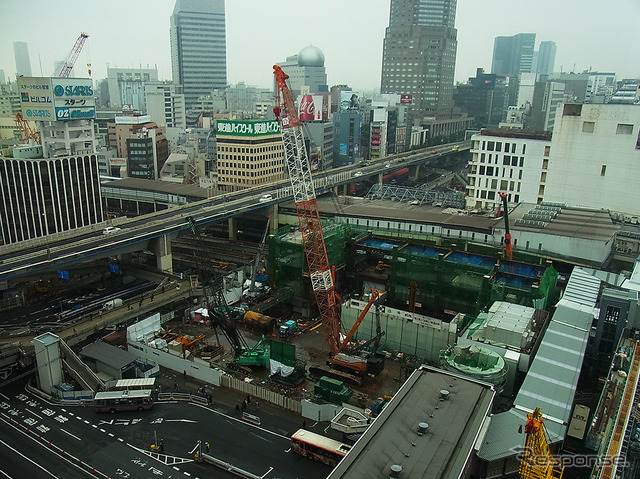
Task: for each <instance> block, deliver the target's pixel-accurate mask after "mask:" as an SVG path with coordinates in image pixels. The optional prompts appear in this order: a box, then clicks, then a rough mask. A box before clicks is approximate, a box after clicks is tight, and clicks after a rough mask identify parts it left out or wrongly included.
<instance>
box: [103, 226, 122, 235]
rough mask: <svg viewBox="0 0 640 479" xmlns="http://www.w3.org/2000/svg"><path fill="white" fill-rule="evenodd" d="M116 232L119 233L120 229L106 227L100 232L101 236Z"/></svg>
mask: <svg viewBox="0 0 640 479" xmlns="http://www.w3.org/2000/svg"><path fill="white" fill-rule="evenodd" d="M118 231H120V228H117V227H115V226H107V227H106V228H105V229H103V230H102V234H103V235H108V234H109V233H116V232H118Z"/></svg>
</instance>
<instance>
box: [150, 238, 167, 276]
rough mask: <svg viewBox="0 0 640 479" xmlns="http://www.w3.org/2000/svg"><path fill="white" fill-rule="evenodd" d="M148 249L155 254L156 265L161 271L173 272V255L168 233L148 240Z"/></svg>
mask: <svg viewBox="0 0 640 479" xmlns="http://www.w3.org/2000/svg"><path fill="white" fill-rule="evenodd" d="M149 249H150V250H151V252H152V253H153V254H154V255H155V256H156V267H157V268H158V271H161V272H163V273H173V255H172V254H171V238H170V237H169V235H163V236H159V237H157V238H153V239H152V240H151V241H149Z"/></svg>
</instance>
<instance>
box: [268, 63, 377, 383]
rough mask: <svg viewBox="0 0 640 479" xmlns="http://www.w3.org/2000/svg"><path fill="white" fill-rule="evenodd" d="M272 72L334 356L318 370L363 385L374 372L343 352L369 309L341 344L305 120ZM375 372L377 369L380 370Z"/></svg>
mask: <svg viewBox="0 0 640 479" xmlns="http://www.w3.org/2000/svg"><path fill="white" fill-rule="evenodd" d="M273 71H274V75H275V80H276V107H275V108H274V110H273V111H274V113H275V116H276V118H277V119H278V121H279V123H280V129H281V131H282V140H283V143H284V157H285V164H286V167H287V171H288V173H289V179H290V180H291V186H292V190H293V199H294V201H295V204H296V213H297V215H298V223H299V227H300V234H301V237H302V248H303V250H304V253H305V257H306V260H307V266H308V267H309V276H310V278H311V287H312V289H313V294H314V296H315V300H316V304H317V306H318V312H319V313H320V318H321V319H322V322H323V325H324V328H325V333H326V342H327V344H328V346H329V353H330V356H331V360H330V361H329V362H328V364H329V368H325V367H319V368H314V369H316V370H320V373H321V374H325V375H328V376H331V377H334V378H338V379H342V380H345V381H346V382H348V383H350V384H360V382H361V381H362V380H361V378H359V377H358V376H360V375H362V374H364V373H365V372H368V370H369V369H370V368H369V361H368V360H367V359H366V358H363V357H362V356H361V355H357V356H356V355H349V354H345V353H344V352H343V349H344V348H345V346H346V343H347V342H348V341H349V339H350V338H351V336H353V333H355V329H357V326H358V325H359V324H360V322H361V321H362V318H364V314H366V311H365V312H364V314H363V316H362V318H359V322H357V324H356V325H354V328H352V330H351V331H350V332H349V335H348V338H347V339H346V340H345V341H341V340H340V331H341V329H342V321H341V318H340V304H341V299H340V296H339V295H338V294H337V292H336V291H335V286H334V281H335V277H334V274H335V273H334V270H332V268H331V266H330V264H329V257H328V255H327V248H326V245H325V241H324V232H323V230H322V221H321V220H320V211H319V208H318V200H317V198H316V192H315V187H314V185H313V179H312V177H311V164H310V163H309V158H308V155H307V150H306V149H305V145H304V137H303V133H302V122H301V121H300V118H299V117H298V112H297V109H296V106H295V103H294V101H293V98H292V96H291V91H290V90H289V86H288V85H287V79H288V78H289V76H288V75H287V74H286V73H285V72H284V71H283V70H282V68H281V67H280V66H279V65H274V66H273ZM376 299H377V297H376ZM374 301H375V300H372V301H371V302H370V303H369V305H367V310H368V309H369V307H370V306H371V304H373V302H374ZM340 369H341V370H342V371H341V370H340ZM376 369H379V367H377V368H376ZM344 371H347V372H344ZM377 372H379V371H377ZM377 372H376V373H377Z"/></svg>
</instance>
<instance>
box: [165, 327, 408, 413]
mask: <svg viewBox="0 0 640 479" xmlns="http://www.w3.org/2000/svg"><path fill="white" fill-rule="evenodd" d="M164 327H165V329H170V330H172V331H174V332H179V333H180V334H183V335H189V336H194V337H197V336H199V335H201V334H204V335H205V338H206V339H205V340H206V341H208V342H209V343H210V344H217V341H218V339H219V341H220V344H221V345H222V346H223V347H224V355H223V356H218V357H217V358H215V360H214V361H213V362H214V364H216V365H217V366H221V367H223V366H224V364H225V363H230V362H232V361H233V359H234V354H233V350H232V348H231V347H230V345H229V342H228V341H227V339H226V338H225V337H224V335H223V334H222V332H221V331H218V335H217V337H216V334H215V333H214V331H213V330H212V329H210V328H209V326H208V325H207V324H199V323H197V322H192V323H189V324H184V325H183V324H181V323H180V322H177V321H172V322H169V323H166V324H165V325H164ZM238 329H239V331H240V334H242V336H243V337H244V338H245V340H246V342H247V344H248V345H249V347H251V346H252V345H254V344H256V343H257V342H258V341H259V340H260V339H261V334H256V333H254V332H251V331H248V330H247V329H245V328H243V327H242V326H241V325H239V328H238ZM267 339H274V340H279V338H278V337H277V336H276V335H275V334H272V335H269V336H268V337H267ZM286 341H288V342H290V343H291V344H293V345H295V346H296V358H297V359H298V360H301V361H304V362H306V363H307V371H308V368H309V367H310V366H312V365H324V364H325V363H326V361H327V359H328V358H329V354H328V351H329V347H328V346H327V344H326V342H325V335H324V328H323V327H322V326H320V327H318V328H316V329H315V330H308V331H305V332H303V333H301V334H299V335H298V336H295V337H292V338H290V339H287V340H286ZM408 374H410V370H407V368H406V366H405V365H404V363H403V362H402V361H401V360H399V359H397V358H395V357H391V358H388V359H386V360H385V368H384V370H383V371H382V372H381V373H380V374H379V375H377V376H376V377H373V378H372V377H365V378H364V380H363V382H362V385H361V386H359V387H352V386H349V387H350V388H351V389H352V390H353V391H354V395H353V397H352V398H351V400H350V401H349V402H350V403H351V404H352V405H354V406H358V407H360V408H363V409H365V408H367V407H369V405H370V404H371V402H372V401H373V400H375V399H377V398H378V397H380V396H383V395H389V396H392V395H393V394H395V393H396V391H398V389H399V388H400V386H401V385H402V382H403V381H404V380H405V379H406V377H407V375H408ZM252 377H253V378H255V379H258V380H264V381H267V380H268V377H269V371H268V370H266V369H254V370H253V374H252ZM317 380H318V379H317V378H312V377H311V376H310V375H309V374H308V373H307V377H306V380H305V382H304V383H303V384H302V385H300V386H298V387H297V388H296V391H291V394H292V395H302V396H306V397H308V395H309V394H311V393H312V392H313V390H314V384H315V382H317Z"/></svg>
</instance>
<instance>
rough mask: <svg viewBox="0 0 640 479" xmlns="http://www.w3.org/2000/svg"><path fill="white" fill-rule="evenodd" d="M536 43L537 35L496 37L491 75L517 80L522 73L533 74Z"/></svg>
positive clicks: (522, 34) (525, 34) (519, 34)
mask: <svg viewBox="0 0 640 479" xmlns="http://www.w3.org/2000/svg"><path fill="white" fill-rule="evenodd" d="M535 43H536V34H535V33H518V34H517V35H513V36H511V37H496V39H495V41H494V43H493V61H492V63H491V73H495V74H496V75H502V76H506V77H514V78H517V77H518V75H519V74H520V73H531V72H532V71H533V49H534V47H535ZM554 60H555V58H554Z"/></svg>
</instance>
